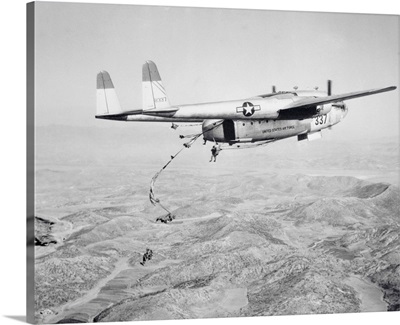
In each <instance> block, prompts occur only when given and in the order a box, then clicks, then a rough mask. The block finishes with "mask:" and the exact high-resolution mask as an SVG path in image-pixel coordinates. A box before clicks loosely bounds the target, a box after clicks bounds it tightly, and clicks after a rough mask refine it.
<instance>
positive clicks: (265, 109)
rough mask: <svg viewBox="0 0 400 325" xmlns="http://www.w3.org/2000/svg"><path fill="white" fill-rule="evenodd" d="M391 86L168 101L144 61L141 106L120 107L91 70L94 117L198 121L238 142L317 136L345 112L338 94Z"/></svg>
mask: <svg viewBox="0 0 400 325" xmlns="http://www.w3.org/2000/svg"><path fill="white" fill-rule="evenodd" d="M394 89H396V87H395V86H391V87H385V88H378V89H371V90H366V91H357V92H351V93H346V94H342V95H332V94H331V83H330V81H328V89H327V92H323V91H318V90H299V91H298V90H295V91H279V92H276V91H275V87H273V92H272V93H270V94H264V95H259V96H255V97H251V98H246V99H241V100H231V101H223V102H212V103H202V104H192V105H171V104H170V103H169V100H168V97H167V94H166V91H165V88H164V86H163V83H162V81H161V77H160V74H159V72H158V69H157V66H156V65H155V63H154V62H152V61H146V62H145V63H144V64H143V69H142V94H143V107H142V108H141V109H135V110H128V111H124V110H123V109H122V108H121V106H120V104H119V101H118V98H117V95H116V92H115V89H114V85H113V83H112V81H111V78H110V75H109V74H108V72H106V71H101V72H99V73H98V75H97V110H96V118H99V119H108V120H117V121H133V122H139V121H141V122H169V123H171V122H172V123H175V122H198V123H202V134H203V137H204V140H209V141H217V142H220V143H227V144H229V145H236V146H239V145H241V144H251V143H260V142H265V143H268V142H271V141H277V140H280V139H285V138H289V137H293V136H297V138H298V141H301V140H305V139H308V140H313V139H315V138H320V137H321V130H322V129H325V128H330V127H332V126H333V125H335V124H337V123H339V122H340V121H341V120H342V119H343V118H344V117H345V116H346V114H347V111H348V108H347V105H346V104H345V103H344V102H343V101H344V100H348V99H353V98H358V97H363V96H369V95H374V94H378V93H382V92H386V91H391V90H394Z"/></svg>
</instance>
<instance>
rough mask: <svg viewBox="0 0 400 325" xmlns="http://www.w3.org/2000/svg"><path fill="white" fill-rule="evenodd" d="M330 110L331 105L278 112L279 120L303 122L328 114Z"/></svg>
mask: <svg viewBox="0 0 400 325" xmlns="http://www.w3.org/2000/svg"><path fill="white" fill-rule="evenodd" d="M331 109H332V105H331V104H326V105H317V106H308V107H303V108H301V109H299V108H289V109H284V110H281V111H280V112H279V116H278V119H279V120H303V119H307V118H313V117H316V116H320V115H326V114H328V113H329V112H330V111H331Z"/></svg>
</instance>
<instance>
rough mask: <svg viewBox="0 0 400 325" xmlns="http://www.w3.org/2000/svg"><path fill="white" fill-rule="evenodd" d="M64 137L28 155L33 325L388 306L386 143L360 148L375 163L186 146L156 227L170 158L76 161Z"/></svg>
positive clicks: (399, 239)
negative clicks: (32, 195)
mask: <svg viewBox="0 0 400 325" xmlns="http://www.w3.org/2000/svg"><path fill="white" fill-rule="evenodd" d="M42 131H43V130H42ZM75 136H76V134H75V135H72V138H74V137H75ZM60 137H61V136H60ZM62 137H63V139H64V140H62V139H59V143H61V144H64V146H61V147H60V148H62V147H64V148H65V151H63V150H61V149H60V150H59V153H57V154H56V153H55V151H54V150H49V151H46V150H45V148H50V147H51V146H52V142H51V141H49V142H46V141H41V142H40V143H39V145H41V146H42V147H40V146H39V147H38V148H41V149H40V150H39V151H40V152H39V153H38V155H37V157H38V162H39V163H38V164H37V167H36V184H37V192H36V219H35V225H36V233H35V237H36V238H37V239H40V242H41V243H42V244H43V243H45V244H43V245H40V244H37V245H36V246H35V254H36V260H35V267H36V271H35V277H36V278H35V281H36V293H35V297H36V310H37V313H36V317H37V320H38V322H42V323H67V322H89V321H90V322H91V321H94V322H102V321H110V322H111V321H123V320H156V319H180V318H206V317H233V316H235V317H237V316H259V315H287V314H291V315H293V314H310V313H348V312H366V311H388V310H400V305H399V301H400V200H399V198H400V191H399V188H398V179H396V177H394V176H393V175H397V176H398V155H397V156H396V154H397V153H396V151H394V150H392V151H391V152H387V151H384V150H383V149H381V148H383V147H384V148H386V149H387V148H392V149H393V148H394V146H395V142H393V143H392V142H387V143H378V144H376V145H373V144H371V146H372V147H371V148H372V149H371V150H372V151H371V152H375V153H377V155H372V154H370V155H368V152H369V151H368V150H366V148H364V147H363V148H361V149H359V150H358V151H357V152H356V151H355V149H354V148H355V147H352V146H351V145H349V146H347V147H343V146H341V145H340V144H338V143H333V144H332V145H331V147H330V148H326V143H327V142H325V143H324V144H323V145H320V144H317V145H315V147H311V146H309V147H307V146H306V147H304V150H303V149H301V150H300V149H297V148H298V147H297V146H296V145H297V144H296V143H287V144H285V143H284V144H283V146H282V147H280V145H279V144H273V145H272V146H271V147H266V148H262V149H261V150H260V149H255V150H254V151H252V150H238V151H225V152H224V151H222V153H221V155H220V156H219V157H218V161H217V163H208V158H209V155H208V153H209V152H208V150H209V148H206V147H203V146H201V145H197V146H196V147H194V148H191V149H190V151H187V152H186V151H185V152H186V154H185V155H183V156H182V158H181V157H179V160H178V158H177V160H176V161H174V162H173V163H172V164H171V165H170V166H169V167H168V168H167V169H166V170H164V172H163V173H162V174H161V175H160V177H159V179H158V180H157V183H156V186H155V194H156V196H157V197H158V198H159V199H160V200H161V203H162V204H163V205H165V206H166V207H167V208H168V209H170V210H171V211H172V212H173V214H174V215H175V217H176V218H175V219H174V220H173V221H172V222H169V223H166V224H165V223H160V222H157V223H156V222H155V220H156V218H157V217H159V216H162V215H163V214H165V211H163V210H162V209H161V208H160V207H158V206H153V205H151V203H150V202H149V198H148V194H149V185H150V180H151V178H152V176H153V175H154V174H155V173H156V172H157V171H158V170H159V169H160V168H161V167H162V165H163V164H164V163H165V162H166V161H167V160H168V159H169V157H168V156H166V155H165V154H164V151H165V152H167V151H168V150H170V151H171V154H173V153H174V150H172V149H171V148H170V147H169V148H167V149H168V150H166V149H165V148H164V149H161V151H160V152H157V151H155V152H153V151H151V150H150V151H149V153H148V154H146V153H145V152H146V151H145V150H148V149H143V150H144V151H141V149H137V151H136V153H135V155H134V154H132V153H131V152H130V151H127V152H126V154H125V153H124V152H125V151H126V150H127V148H128V146H129V144H127V143H128V142H123V141H122V143H121V147H118V148H116V147H112V146H111V145H110V151H111V152H112V153H113V154H111V155H110V152H108V153H103V152H102V150H98V151H96V150H97V149H96V150H94V149H92V148H89V147H88V151H90V152H91V154H90V155H89V154H88V155H87V157H85V151H83V153H82V154H76V155H75V153H74V152H75V151H74V150H75V149H74V148H73V147H69V146H68V145H67V144H68V143H69V142H68V141H69V140H68V137H67V136H65V135H64V133H62ZM39 138H40V132H39ZM95 138H96V139H97V140H98V137H95ZM75 140H76V139H75ZM75 140H74V141H75ZM63 141H64V142H63ZM89 143H90V141H88V144H89ZM328 143H329V142H328ZM105 145H107V141H106V140H104V141H103V142H102V141H100V146H105ZM82 146H83V147H84V146H85V142H84V141H82V142H80V143H79V149H76V152H81V150H83V149H82V148H81V147H82ZM121 148H123V149H121ZM285 148H286V149H285ZM288 148H289V149H290V148H291V150H288ZM316 148H320V149H321V152H319V153H315V154H312V153H313V152H314V151H315V149H316ZM332 148H335V149H337V151H336V152H335V153H333V152H331V149H332ZM351 148H353V149H354V150H353V151H352V150H351ZM178 149H179V147H178ZM205 150H207V152H206V151H205ZM397 150H398V147H397ZM192 152H193V154H194V157H191V156H190V155H191V153H192ZM324 152H325V155H324ZM378 153H381V154H378ZM46 155H47V157H48V158H47V159H46ZM108 155H110V156H108ZM158 155H160V156H162V157H163V158H164V160H163V159H160V157H157V156H158ZM50 156H51V159H50V158H49V157H50ZM153 156H154V157H155V158H154V161H152V157H153ZM239 156H240V159H236V157H239ZM57 157H58V158H57ZM124 157H125V158H124ZM199 157H200V158H201V160H200V159H199ZM360 157H362V158H363V159H364V162H363V161H359V160H358V158H360ZM369 157H370V158H369ZM106 159H108V160H106ZM296 159H297V160H296ZM159 161H160V164H158V162H159ZM46 162H47V163H46ZM50 162H52V163H50ZM296 164H297V165H298V166H297V167H296ZM378 165H379V166H381V167H380V168H376V167H374V166H378ZM324 166H326V167H325V168H324ZM346 166H347V167H348V168H347V169H346ZM354 176H357V177H354ZM147 248H149V249H151V250H152V251H153V256H152V259H151V260H147V261H146V262H145V264H144V266H143V265H141V264H140V262H142V261H143V259H142V257H143V254H144V253H145V252H146V249H147Z"/></svg>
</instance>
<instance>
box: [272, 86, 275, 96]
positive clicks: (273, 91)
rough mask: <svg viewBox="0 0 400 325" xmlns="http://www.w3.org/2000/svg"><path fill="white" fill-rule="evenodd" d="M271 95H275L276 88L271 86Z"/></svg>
mask: <svg viewBox="0 0 400 325" xmlns="http://www.w3.org/2000/svg"><path fill="white" fill-rule="evenodd" d="M272 93H273V94H275V93H276V87H275V86H272Z"/></svg>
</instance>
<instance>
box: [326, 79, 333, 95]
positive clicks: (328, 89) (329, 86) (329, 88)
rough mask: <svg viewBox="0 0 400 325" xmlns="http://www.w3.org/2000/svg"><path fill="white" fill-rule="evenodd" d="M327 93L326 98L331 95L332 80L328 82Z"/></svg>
mask: <svg viewBox="0 0 400 325" xmlns="http://www.w3.org/2000/svg"><path fill="white" fill-rule="evenodd" d="M327 93H328V96H331V95H332V80H328V85H327Z"/></svg>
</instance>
